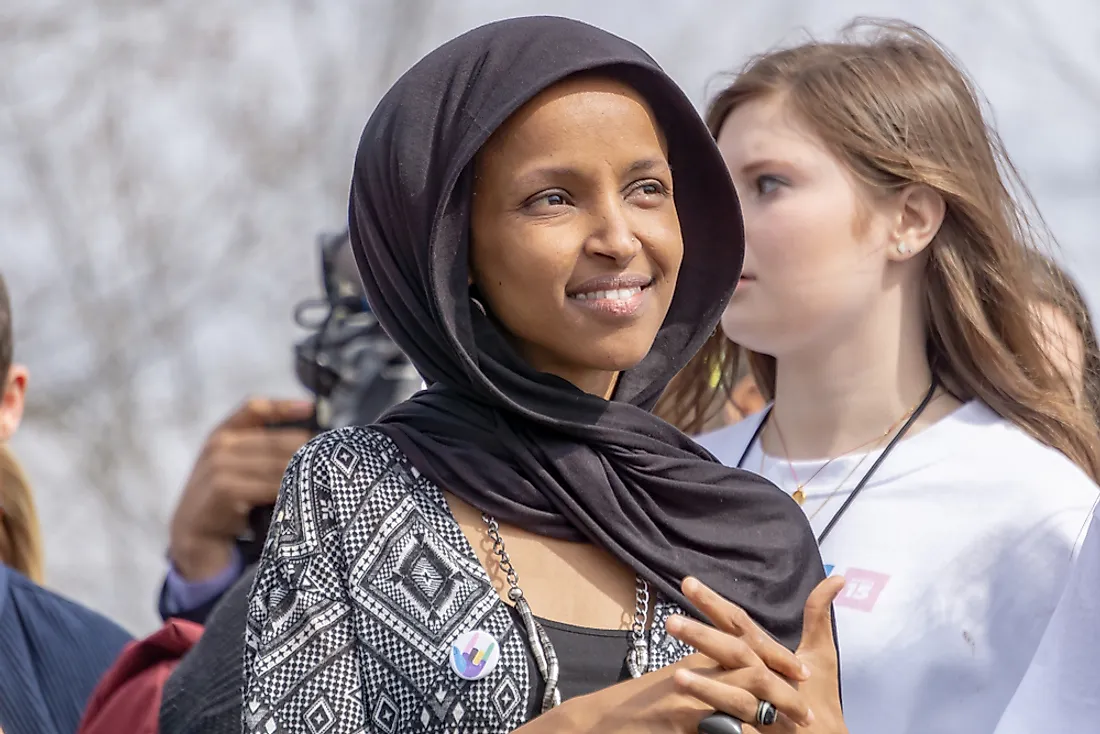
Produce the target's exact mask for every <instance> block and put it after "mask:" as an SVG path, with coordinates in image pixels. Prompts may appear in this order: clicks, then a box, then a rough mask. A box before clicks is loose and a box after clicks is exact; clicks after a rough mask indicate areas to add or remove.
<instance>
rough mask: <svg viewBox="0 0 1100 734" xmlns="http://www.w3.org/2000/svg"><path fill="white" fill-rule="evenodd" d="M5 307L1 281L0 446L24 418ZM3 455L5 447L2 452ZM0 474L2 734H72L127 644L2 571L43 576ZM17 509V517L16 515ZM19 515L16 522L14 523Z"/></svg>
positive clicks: (30, 533) (21, 373) (27, 518)
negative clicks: (0, 502) (4, 550)
mask: <svg viewBox="0 0 1100 734" xmlns="http://www.w3.org/2000/svg"><path fill="white" fill-rule="evenodd" d="M13 344H14V340H13V332H12V312H11V300H10V298H9V296H8V291H7V286H6V284H5V282H4V280H3V277H2V276H0V385H2V386H3V390H4V392H3V396H2V398H0V442H2V443H6V442H7V441H8V440H9V439H10V438H11V437H12V436H13V435H14V434H15V432H16V429H18V427H19V423H20V421H21V420H22V417H23V401H24V397H25V393H26V386H27V370H26V368H25V367H21V366H18V365H15V364H14V363H13V361H12V359H13ZM5 449H6V447H5ZM13 473H14V474H16V475H21V474H22V472H18V470H15V471H14V472H12V471H5V473H4V474H3V475H2V476H0V481H2V482H4V487H3V488H2V490H0V491H2V494H0V496H3V497H4V500H5V503H9V502H10V504H5V506H4V508H3V509H2V510H0V512H3V515H4V517H3V526H2V528H3V529H2V532H3V534H4V539H5V540H4V544H5V546H6V547H8V548H11V549H12V551H11V554H10V558H9V557H8V555H7V554H6V555H5V557H4V559H3V561H4V562H3V563H0V728H2V729H3V730H4V731H5V732H7V734H71V733H72V732H74V731H76V728H77V724H78V723H79V721H80V716H81V713H82V712H83V710H84V706H85V704H86V702H87V700H88V696H89V695H90V694H91V692H92V689H93V688H94V686H95V685H96V683H97V682H98V680H99V678H100V676H101V675H102V674H103V672H104V671H105V670H107V668H108V666H110V665H111V663H112V662H114V660H115V658H116V657H117V656H118V654H119V652H120V651H121V650H122V648H123V646H125V645H126V643H127V642H129V640H130V636H129V635H128V634H127V633H126V632H125V631H124V630H123V629H122V628H120V627H119V626H118V625H116V624H114V623H113V622H111V621H110V620H108V619H106V618H104V617H102V616H100V615H99V614H96V613H95V612H92V611H91V610H89V609H86V608H84V607H82V606H81V605H79V604H77V603H75V602H73V601H70V600H68V599H65V598H64V597H61V596H59V595H58V594H55V593H53V592H52V591H49V590H47V589H45V588H43V587H42V586H40V585H39V584H37V583H36V582H35V581H33V580H31V579H30V578H28V577H27V576H26V575H24V574H23V573H21V572H20V571H18V570H16V569H15V568H12V567H11V566H9V565H8V562H9V560H11V561H18V560H19V559H20V558H22V559H23V562H24V565H25V566H26V567H27V570H29V571H31V572H36V573H37V574H38V575H39V576H41V553H40V550H36V549H35V547H36V545H38V544H37V543H36V540H35V539H36V538H37V535H38V530H37V527H36V525H37V523H36V520H35V518H34V513H33V510H28V509H27V508H32V507H33V503H32V501H31V499H30V498H29V497H26V498H23V497H18V498H16V499H13V498H12V495H11V492H15V491H29V490H27V489H26V487H27V485H26V483H25V481H23V480H22V478H20V487H21V489H17V488H16V485H15V484H14V483H13V482H12V483H9V479H8V477H9V476H10V475H12V474H13ZM20 507H22V508H23V509H22V510H21V509H20ZM20 514H21V515H22V516H21V517H20Z"/></svg>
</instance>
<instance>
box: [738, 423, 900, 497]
mask: <svg viewBox="0 0 1100 734" xmlns="http://www.w3.org/2000/svg"><path fill="white" fill-rule="evenodd" d="M919 405H920V403H919V402H918V403H917V404H916V405H914V406H913V407H912V408H910V409H909V410H907V411H906V412H905V415H903V416H901V417H900V418H898V419H897V420H896V421H895V422H894V423H893V425H891V426H890V427H889V428H887V429H886V430H885V431H883V432H882V434H881V435H879V436H875V437H874V438H871V439H869V440H867V441H864V442H863V443H861V444H860V445H859V446H856V447H855V448H853V449H849V450H848V451H845V452H844V453H842V454H838V455H836V456H834V457H832V458H831V459H829V460H828V461H826V462H825V463H824V464H822V465H821V466H819V467H818V468H817V471H815V472H814V473H813V474H811V475H810V478H809V479H807V480H806V481H804V482H801V481H799V479H798V472H796V471H795V470H794V462H792V461H791V453H790V452H789V451H788V450H787V442H786V441H785V440H784V438H783V431H782V429H780V427H779V421H778V420H770V419H771V418H772V414H771V413H770V412H769V413H768V415H767V416H766V417H765V418H764V420H766V421H768V420H770V423H771V425H774V426H775V435H776V437H777V438H779V445H780V446H781V447H782V448H783V458H784V459H786V461H787V467H788V468H789V469H790V470H791V478H792V479H794V483H795V490H794V493H793V494H791V499H793V500H794V501H795V502H796V503H797V504H798V505H799V507H801V506H802V505H803V504H804V503H805V502H806V492H805V487H806V485H807V484H809V483H810V482H812V481H813V480H814V479H815V478H816V477H817V475H818V474H820V473H821V472H822V471H824V469H825V467H827V466H828V465H829V464H832V463H833V462H834V461H836V460H837V459H839V458H840V457H841V456H847V455H848V454H854V453H855V452H856V451H859V450H860V449H862V448H864V447H866V446H867V445H868V444H871V443H881V442H882V441H883V440H884V439H885V438H886V437H887V436H889V435H890V434H891V433H893V432H894V431H895V430H896V429H897V428H898V426H900V425H901V424H902V423H904V422H905V421H906V420H908V419H909V416H911V415H913V411H915V410H916V409H917V406H919ZM860 463H861V464H862V463H863V462H862V461H860ZM857 466H858V465H857ZM756 473H757V474H759V475H761V476H763V474H764V447H763V444H761V446H760V469H759V470H758V471H757V472H756ZM845 481H847V480H845ZM842 484H843V482H842Z"/></svg>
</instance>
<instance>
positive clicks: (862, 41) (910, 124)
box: [658, 19, 1100, 480]
mask: <svg viewBox="0 0 1100 734" xmlns="http://www.w3.org/2000/svg"><path fill="white" fill-rule="evenodd" d="M860 31H864V32H865V33H864V35H862V36H859V35H857V34H858V33H859V32H860ZM759 99H778V100H781V101H782V103H783V104H784V105H786V107H787V108H788V109H789V110H790V111H791V112H793V113H794V114H796V115H798V117H799V119H800V121H802V122H803V123H804V124H806V125H807V126H808V127H809V129H811V130H813V131H814V132H815V133H816V134H817V135H818V136H819V138H820V139H821V140H822V141H823V142H824V143H825V145H826V146H827V148H828V149H829V150H830V151H831V152H832V154H833V155H834V156H836V158H837V159H838V160H840V161H841V162H842V163H843V164H844V165H845V166H846V167H847V168H848V170H849V171H851V172H852V173H853V174H854V176H855V177H856V179H857V180H858V181H859V182H860V184H861V186H862V187H863V189H864V190H865V191H866V192H867V194H868V195H869V196H882V195H885V194H889V193H890V192H894V191H899V190H901V189H903V188H905V187H906V186H910V185H914V184H916V185H923V186H927V187H929V188H930V189H932V190H934V191H936V192H937V193H938V194H939V195H940V196H941V197H943V200H944V202H945V203H946V205H947V209H946V214H945V216H944V220H943V224H942V226H941V227H940V230H939V232H938V233H937V234H936V236H935V238H934V239H933V240H932V243H931V244H930V245H929V247H928V250H929V257H928V262H927V266H926V269H925V272H924V287H925V298H924V312H925V318H926V321H927V324H928V332H927V347H926V348H927V353H928V358H929V362H930V363H931V366H932V370H933V372H934V373H935V374H937V375H938V376H939V378H940V380H941V383H942V384H943V386H944V387H945V388H946V389H947V390H949V391H950V392H951V393H952V394H953V395H954V396H955V397H956V398H958V399H960V400H969V399H972V398H978V399H980V400H982V401H983V402H984V403H985V404H986V405H988V406H989V407H990V408H992V409H993V410H995V411H996V412H997V413H998V414H1000V415H1001V416H1002V417H1004V418H1005V419H1007V420H1009V421H1011V422H1012V423H1014V424H1016V425H1017V426H1019V427H1020V428H1022V429H1023V430H1025V431H1026V432H1027V433H1029V434H1031V435H1032V436H1034V437H1035V438H1037V439H1038V440H1040V441H1042V442H1043V443H1045V444H1047V445H1048V446H1051V447H1053V448H1055V449H1058V450H1059V451H1061V452H1062V453H1063V454H1065V455H1066V456H1067V457H1069V458H1070V459H1071V460H1072V461H1073V462H1075V463H1076V464H1078V465H1079V466H1080V467H1081V468H1082V469H1083V470H1084V471H1086V472H1087V473H1088V474H1089V475H1090V476H1091V477H1092V478H1093V479H1094V480H1096V479H1097V478H1098V477H1100V442H1098V441H1097V440H1096V426H1095V422H1094V420H1093V417H1092V415H1091V410H1089V409H1087V408H1083V407H1082V406H1080V405H1079V404H1078V403H1077V401H1076V399H1075V396H1074V391H1073V389H1072V387H1071V386H1070V385H1069V384H1067V382H1066V380H1065V379H1064V378H1063V377H1062V376H1061V375H1060V374H1059V373H1058V370H1057V369H1056V368H1055V367H1054V365H1053V363H1052V362H1051V360H1050V359H1049V358H1048V356H1047V354H1046V352H1045V351H1044V349H1043V347H1042V343H1041V340H1040V339H1039V336H1038V335H1037V334H1036V330H1035V328H1034V323H1033V317H1032V309H1031V304H1033V303H1035V302H1037V301H1038V296H1039V293H1038V288H1037V283H1036V279H1035V277H1034V265H1033V263H1034V260H1033V256H1034V253H1036V252H1038V251H1039V250H1038V245H1039V242H1040V240H1041V237H1040V234H1043V233H1045V229H1040V228H1038V227H1036V226H1035V225H1036V224H1040V225H1041V224H1042V221H1041V218H1039V217H1038V216H1037V215H1036V216H1033V217H1029V216H1028V214H1027V212H1025V210H1024V208H1023V207H1022V206H1021V205H1020V203H1019V202H1018V201H1017V199H1016V198H1015V197H1014V196H1013V193H1016V194H1017V195H1019V196H1020V197H1021V198H1022V201H1024V203H1028V204H1030V203H1031V198H1030V196H1029V195H1028V194H1027V189H1026V187H1025V186H1024V185H1023V182H1022V181H1021V179H1020V177H1019V174H1018V173H1017V171H1016V169H1015V168H1014V167H1013V165H1012V162H1011V161H1010V160H1009V157H1008V155H1007V153H1006V152H1005V150H1004V147H1003V145H1002V143H1001V141H1000V139H999V138H998V136H997V134H996V132H995V131H994V130H993V129H992V128H991V127H990V126H989V125H987V124H986V121H985V119H984V117H983V115H982V111H981V105H980V102H979V99H978V95H977V92H976V90H975V88H974V86H973V84H972V83H971V82H970V81H969V80H968V79H967V77H966V76H965V74H964V73H963V72H962V71H961V70H960V67H959V66H958V64H957V63H956V62H955V61H954V60H953V59H952V58H951V56H950V55H949V54H948V52H947V51H945V50H944V49H943V48H942V47H941V46H940V45H939V44H938V43H937V42H936V41H935V40H934V39H933V38H931V37H930V36H929V35H928V34H927V33H925V32H924V31H922V30H921V29H920V28H917V27H915V26H913V25H910V24H908V23H903V22H900V21H872V20H865V19H858V20H856V21H855V22H853V23H852V24H850V25H849V26H848V27H847V28H846V29H845V36H844V37H843V38H842V40H841V41H840V42H838V43H821V42H809V43H804V44H802V45H799V46H795V47H793V48H788V49H784V50H779V51H773V52H769V53H765V54H762V55H760V56H757V57H755V58H753V59H752V60H751V61H749V63H748V65H747V66H746V67H745V68H744V69H743V70H742V71H741V73H740V74H739V75H737V77H736V78H735V80H734V81H733V83H732V84H731V85H730V86H728V87H727V88H726V89H724V90H723V91H722V92H720V93H719V94H718V95H717V97H716V98H715V99H714V100H713V102H711V104H710V108H709V110H708V112H707V124H708V126H709V127H710V130H711V133H712V134H714V135H715V136H717V135H718V133H719V131H720V130H721V128H722V124H723V123H724V122H725V120H726V118H727V117H728V116H729V115H730V113H731V112H733V110H735V109H736V108H738V107H739V106H741V105H743V104H746V103H748V102H750V101H753V100H759ZM1009 183H1011V184H1013V186H1012V188H1011V189H1010V187H1009ZM1064 295H1065V293H1064V289H1063V290H1061V292H1058V293H1055V294H1054V295H1053V296H1051V297H1054V298H1056V299H1058V300H1059V301H1062V298H1063V296H1064ZM1062 302H1064V301H1062ZM1066 312H1067V313H1071V314H1073V313H1075V310H1074V309H1073V308H1072V307H1068V308H1066ZM746 356H747V359H748V363H749V365H750V367H751V370H752V373H753V375H754V376H755V378H756V383H757V385H758V387H759V388H760V391H761V393H762V394H763V395H764V396H765V397H766V398H768V399H770V398H772V397H773V396H774V393H775V359H774V358H773V357H770V356H768V355H764V354H757V353H753V352H747V353H745V350H743V349H742V348H741V347H740V346H738V345H736V344H733V343H732V342H730V341H729V340H727V339H726V338H725V336H724V335H723V334H722V332H721V330H720V329H719V330H717V331H716V332H715V334H714V336H713V337H712V338H711V340H710V341H709V342H708V343H707V344H706V345H704V347H703V349H702V350H701V351H700V353H699V354H698V355H696V357H695V359H694V360H693V362H692V363H690V364H689V365H688V366H687V367H685V369H684V372H683V373H682V376H683V377H684V379H679V378H680V376H678V378H677V379H676V380H674V381H673V382H672V383H671V385H670V388H669V390H668V391H667V392H666V393H665V395H663V396H662V399H661V402H660V403H659V404H658V413H659V414H661V415H666V416H669V418H670V419H671V420H672V421H673V422H675V421H676V419H679V420H680V421H683V422H682V423H681V425H683V426H685V427H686V428H688V429H690V428H692V427H694V426H695V425H697V424H698V422H699V419H700V418H701V417H704V416H706V415H707V414H708V413H709V412H710V411H711V410H712V406H714V405H716V404H717V405H721V404H722V402H723V400H722V399H716V398H715V395H714V392H715V390H725V391H727V392H726V394H727V395H728V390H729V388H730V386H732V384H733V383H734V379H733V376H734V375H735V374H736V372H737V369H738V367H739V366H740V365H741V364H743V360H744V359H745V358H746ZM715 369H717V370H719V372H720V375H721V376H720V378H719V379H718V380H717V381H714V380H713V379H712V378H711V377H710V375H711V374H712V373H713V371H714V370H715ZM701 374H703V375H705V376H706V379H699V377H700V375H701Z"/></svg>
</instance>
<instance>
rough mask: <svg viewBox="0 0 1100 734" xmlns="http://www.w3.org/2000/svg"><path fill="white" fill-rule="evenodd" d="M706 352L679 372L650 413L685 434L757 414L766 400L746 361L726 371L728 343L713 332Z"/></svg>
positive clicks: (718, 333)
mask: <svg viewBox="0 0 1100 734" xmlns="http://www.w3.org/2000/svg"><path fill="white" fill-rule="evenodd" d="M707 343H708V345H709V347H710V348H709V349H707V350H706V351H705V352H703V353H702V354H703V356H702V357H701V358H700V359H697V360H692V361H691V362H689V363H688V364H687V366H686V367H684V369H682V370H681V371H680V373H679V374H678V375H676V377H675V378H673V380H672V382H670V383H669V386H668V389H667V390H665V392H664V394H663V395H661V399H660V400H658V401H657V406H656V407H655V408H654V409H653V413H654V414H655V415H656V416H658V417H659V418H662V419H663V420H666V421H668V422H669V423H671V424H672V425H674V426H676V427H677V428H679V429H680V430H681V431H683V432H684V433H686V434H688V435H692V436H694V435H697V434H700V433H707V432H709V431H715V430H717V429H719V428H722V427H723V426H728V425H730V424H731V423H736V422H738V421H740V420H743V419H744V418H747V417H748V416H750V415H753V414H755V413H758V412H760V411H761V410H763V409H764V407H765V406H766V405H767V400H765V399H764V396H763V395H761V394H760V388H759V387H757V386H756V379H755V378H754V377H753V375H752V370H751V369H750V368H749V362H748V360H747V359H745V358H744V357H742V358H741V359H739V360H738V364H737V369H735V370H730V369H726V359H727V356H726V354H725V352H724V350H725V349H727V347H726V344H728V343H729V340H728V339H726V337H725V336H724V335H723V334H722V333H721V329H716V330H715V333H714V334H713V335H711V337H710V340H708V342H707Z"/></svg>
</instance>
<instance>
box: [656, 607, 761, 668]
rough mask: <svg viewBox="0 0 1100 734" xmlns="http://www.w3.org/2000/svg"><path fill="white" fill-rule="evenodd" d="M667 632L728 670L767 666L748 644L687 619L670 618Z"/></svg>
mask: <svg viewBox="0 0 1100 734" xmlns="http://www.w3.org/2000/svg"><path fill="white" fill-rule="evenodd" d="M666 628H667V629H668V633H669V634H670V635H672V636H673V637H675V638H676V639H677V640H679V641H680V642H683V643H685V644H687V645H691V646H692V647H693V648H695V649H696V650H698V651H699V652H701V653H703V654H704V655H706V656H707V657H708V658H710V659H711V660H713V661H714V662H716V663H718V664H719V665H721V666H722V667H723V668H725V669H726V670H738V669H740V668H749V667H752V666H754V665H761V666H762V665H764V663H763V662H762V661H761V660H760V657H759V656H758V655H757V654H756V653H755V652H753V650H752V648H751V647H749V646H748V645H747V644H745V642H744V641H743V640H742V639H741V638H739V637H736V636H734V635H731V634H728V633H726V632H722V631H721V630H717V629H715V628H714V627H711V626H710V625H707V624H703V623H702V622H697V621H696V620H694V619H688V618H687V617H681V616H675V617H669V620H668V623H667V626H666Z"/></svg>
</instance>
